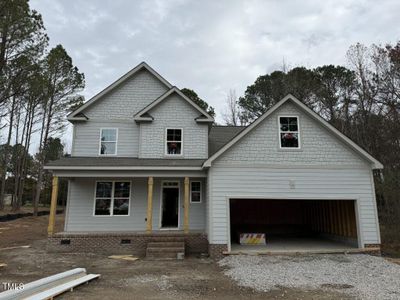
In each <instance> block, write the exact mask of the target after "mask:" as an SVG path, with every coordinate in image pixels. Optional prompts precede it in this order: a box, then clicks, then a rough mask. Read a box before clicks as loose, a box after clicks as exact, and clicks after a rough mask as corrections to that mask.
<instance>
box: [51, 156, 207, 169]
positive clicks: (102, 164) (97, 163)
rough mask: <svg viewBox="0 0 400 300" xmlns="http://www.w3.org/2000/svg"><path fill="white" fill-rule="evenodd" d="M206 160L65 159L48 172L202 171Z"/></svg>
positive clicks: (56, 163) (56, 162)
mask: <svg viewBox="0 0 400 300" xmlns="http://www.w3.org/2000/svg"><path fill="white" fill-rule="evenodd" d="M204 161H205V159H148V158H135V157H78V156H74V157H63V158H61V159H58V160H54V161H50V162H49V163H47V164H46V166H45V169H48V170H62V169H66V170H67V169H68V170H78V169H86V170H88V169H90V170H94V169H98V170H101V169H106V170H110V169H118V170H121V169H152V168H155V169H157V168H165V169H167V168H171V169H179V168H184V169H186V168H187V169H192V168H193V169H201V167H202V164H203V162H204Z"/></svg>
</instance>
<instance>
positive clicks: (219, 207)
mask: <svg viewBox="0 0 400 300" xmlns="http://www.w3.org/2000/svg"><path fill="white" fill-rule="evenodd" d="M210 180H212V185H211V187H210V191H209V193H210V206H209V209H208V214H209V222H210V224H209V226H210V228H212V231H211V232H210V236H209V240H210V243H214V244H226V243H227V242H228V240H227V239H228V236H227V228H228V227H227V226H228V225H229V224H228V206H227V199H229V198H267V199H318V200H324V199H325V200H326V199H333V200H334V199H349V200H356V201H357V204H358V211H359V226H360V230H361V242H362V243H379V242H380V238H379V228H378V224H377V219H376V208H375V203H374V196H373V193H374V191H373V187H372V184H371V170H369V169H361V168H360V169H342V170H341V169H326V168H321V169H311V168H309V169H305V168H303V169H299V168H280V169H279V168H276V169H272V168H262V167H254V166H252V167H231V166H225V167H222V166H218V167H213V168H212V169H211V170H210ZM290 181H291V182H293V183H294V186H295V187H294V188H291V187H290V185H289V182H290Z"/></svg>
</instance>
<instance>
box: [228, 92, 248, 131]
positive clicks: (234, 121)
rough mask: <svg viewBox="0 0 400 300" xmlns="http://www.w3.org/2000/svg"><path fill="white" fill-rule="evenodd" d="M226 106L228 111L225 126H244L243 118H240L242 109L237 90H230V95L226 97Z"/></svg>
mask: <svg viewBox="0 0 400 300" xmlns="http://www.w3.org/2000/svg"><path fill="white" fill-rule="evenodd" d="M226 105H227V107H226V111H225V113H224V114H223V118H224V121H225V124H226V125H229V126H243V125H244V121H243V119H242V118H240V108H239V105H238V97H237V96H236V91H235V90H233V89H230V90H229V92H228V94H227V95H226Z"/></svg>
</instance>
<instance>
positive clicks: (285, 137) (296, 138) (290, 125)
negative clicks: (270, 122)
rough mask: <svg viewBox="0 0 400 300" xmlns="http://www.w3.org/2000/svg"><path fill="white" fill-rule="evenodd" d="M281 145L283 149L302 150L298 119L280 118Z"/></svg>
mask: <svg viewBox="0 0 400 300" xmlns="http://www.w3.org/2000/svg"><path fill="white" fill-rule="evenodd" d="M279 143H280V147H281V148H293V149H295V148H300V132H299V119H298V117H292V116H290V117H286V116H285V117H279Z"/></svg>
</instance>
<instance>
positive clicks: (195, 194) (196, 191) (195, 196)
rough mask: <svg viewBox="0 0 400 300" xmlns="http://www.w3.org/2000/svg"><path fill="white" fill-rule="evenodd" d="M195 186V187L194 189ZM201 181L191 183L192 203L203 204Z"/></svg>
mask: <svg viewBox="0 0 400 300" xmlns="http://www.w3.org/2000/svg"><path fill="white" fill-rule="evenodd" d="M194 185H195V187H194ZM201 202H202V195H201V181H191V182H190V203H201Z"/></svg>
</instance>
